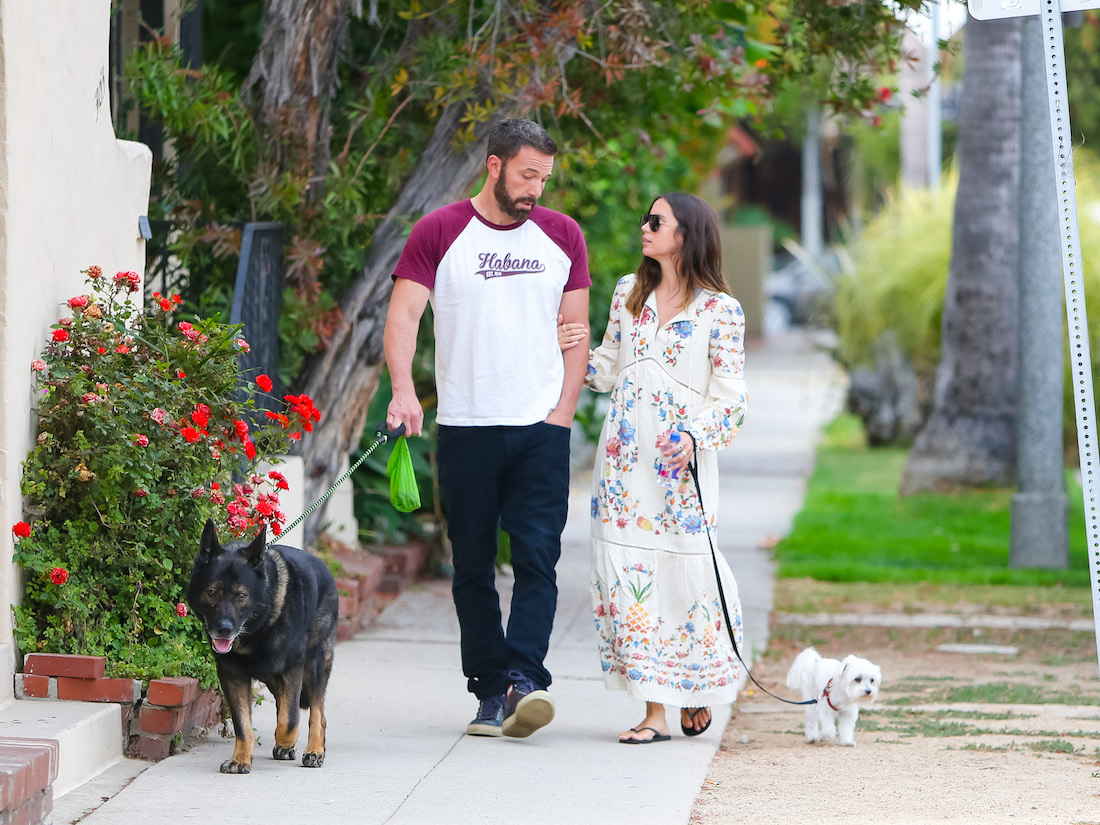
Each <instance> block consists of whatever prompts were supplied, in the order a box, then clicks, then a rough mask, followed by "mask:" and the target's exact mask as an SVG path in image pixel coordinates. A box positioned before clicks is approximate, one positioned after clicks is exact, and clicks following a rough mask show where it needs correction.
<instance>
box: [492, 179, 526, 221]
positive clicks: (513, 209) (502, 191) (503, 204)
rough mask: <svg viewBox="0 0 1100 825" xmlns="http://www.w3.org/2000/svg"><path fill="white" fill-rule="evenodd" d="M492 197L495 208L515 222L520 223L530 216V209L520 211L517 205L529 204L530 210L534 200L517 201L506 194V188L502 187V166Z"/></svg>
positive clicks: (519, 199) (521, 199)
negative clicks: (495, 202)
mask: <svg viewBox="0 0 1100 825" xmlns="http://www.w3.org/2000/svg"><path fill="white" fill-rule="evenodd" d="M493 196H494V197H495V198H496V199H497V206H498V207H500V211H501V212H503V213H504V214H505V215H507V216H508V217H509V218H514V219H515V220H517V221H522V220H523V219H524V218H526V217H529V216H530V214H531V209H521V208H520V206H519V204H521V203H522V204H530V205H531V207H532V208H533V207H534V205H535V199H534V198H518V199H517V198H513V197H512V196H511V195H509V194H508V187H506V186H505V185H504V167H503V166H502V167H501V168H500V177H499V178H497V182H496V185H495V186H494V187H493Z"/></svg>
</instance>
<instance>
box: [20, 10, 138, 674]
mask: <svg viewBox="0 0 1100 825" xmlns="http://www.w3.org/2000/svg"><path fill="white" fill-rule="evenodd" d="M110 13H111V3H110V0H78V1H77V2H74V0H0V392H2V393H3V403H2V404H0V514H2V519H3V520H2V521H0V608H2V609H0V645H2V644H3V643H5V642H10V641H11V632H12V629H11V610H10V609H9V607H8V605H10V604H11V603H12V602H13V601H15V600H16V599H17V592H18V580H17V572H16V570H15V569H14V568H13V566H12V564H11V557H12V551H13V543H12V534H11V529H10V528H11V525H13V524H15V522H17V521H19V520H20V519H21V518H22V512H21V500H20V493H19V479H20V474H21V464H22V461H23V459H24V458H25V457H26V455H27V451H28V450H29V449H30V444H31V438H32V435H33V429H34V427H33V423H32V416H31V403H32V399H31V384H32V382H31V371H30V362H31V361H32V360H33V359H34V358H36V357H37V356H38V354H39V353H40V352H41V350H42V347H43V345H44V344H45V342H46V337H47V334H48V330H49V327H50V325H51V324H52V323H54V322H56V321H57V319H58V317H60V315H59V313H60V312H61V306H62V305H63V304H64V302H65V301H66V300H68V298H69V297H71V296H72V295H75V294H78V293H80V292H82V291H83V289H82V286H83V276H81V275H80V270H81V269H86V268H87V267H88V266H89V265H91V264H98V265H99V266H101V267H102V268H103V270H104V272H106V273H108V274H113V273H114V272H116V271H118V270H124V269H127V270H128V269H132V270H136V271H138V272H142V271H143V270H144V268H145V266H144V264H145V246H144V243H143V242H142V241H141V239H140V237H139V232H138V216H139V215H144V214H145V213H146V209H147V205H148V199H149V175H150V169H151V165H152V157H151V155H150V153H149V150H148V148H147V147H145V146H143V145H141V144H137V143H131V142H126V141H119V140H116V139H115V135H114V130H113V128H112V125H111V117H110V101H109V100H108V90H107V77H108V75H107V73H108V40H109V27H110ZM9 649H10V650H14V646H12V647H11V648H9ZM2 650H4V648H3V647H0V651H2ZM6 658H7V659H8V660H7V661H0V679H5V680H6V681H8V682H10V681H11V676H10V675H9V674H10V673H11V672H12V670H13V667H14V661H13V656H8V657H6ZM0 695H2V694H0Z"/></svg>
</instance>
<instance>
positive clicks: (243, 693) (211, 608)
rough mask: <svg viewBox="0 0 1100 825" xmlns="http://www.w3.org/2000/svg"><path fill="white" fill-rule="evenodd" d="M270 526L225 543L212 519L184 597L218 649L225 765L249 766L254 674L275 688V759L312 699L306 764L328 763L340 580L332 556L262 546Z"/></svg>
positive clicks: (227, 769)
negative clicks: (229, 742)
mask: <svg viewBox="0 0 1100 825" xmlns="http://www.w3.org/2000/svg"><path fill="white" fill-rule="evenodd" d="M266 539H267V529H266V527H265V528H264V530H263V531H262V532H261V533H260V535H258V536H257V537H256V538H255V539H254V540H253V541H252V542H251V543H250V544H247V545H243V546H239V547H231V548H223V547H222V546H221V544H219V543H218V532H217V529H216V528H215V526H214V522H213V521H207V522H206V527H205V528H204V529H203V531H202V540H201V542H200V544H199V552H198V555H197V556H196V557H195V566H194V568H193V569H192V570H191V581H190V583H189V584H188V586H187V602H188V604H190V605H191V609H192V610H193V611H194V612H195V614H196V615H197V616H198V617H199V618H200V619H201V620H202V623H203V627H204V628H205V630H206V633H207V635H208V636H209V637H210V645H211V647H213V648H214V653H215V654H216V656H215V660H216V664H217V667H218V680H219V681H220V682H221V688H222V693H223V694H224V695H225V698H226V701H227V702H228V704H229V713H230V715H231V716H232V718H233V731H234V736H235V738H236V740H237V741H236V747H234V748H233V756H232V757H231V758H230V759H227V760H226V761H225V762H223V763H222V766H221V772H222V773H248V772H249V771H251V770H252V751H253V749H254V747H255V745H256V737H255V736H254V735H253V733H252V680H253V679H258V680H259V681H261V682H263V683H264V684H265V685H267V687H268V688H269V689H270V690H271V692H272V693H273V694H274V695H275V708H276V712H277V716H278V722H277V724H276V727H275V748H274V750H273V751H272V756H274V757H275V758H276V759H282V760H291V759H294V748H295V746H296V745H297V743H298V717H299V714H298V709H299V706H300V707H301V708H302V709H303V710H304V709H306V708H309V740H308V742H307V744H306V752H305V754H304V755H303V756H302V764H303V765H305V766H306V767H307V768H319V767H321V765H323V764H324V762H325V726H326V722H325V688H326V687H327V686H328V679H329V674H331V673H332V650H333V647H334V646H335V644H336V619H337V603H338V597H337V594H336V582H335V581H334V580H333V578H332V574H331V573H330V572H329V570H328V567H326V566H325V563H324V562H323V561H321V560H320V559H318V558H316V557H315V556H312V555H310V554H309V553H306V552H304V551H302V550H299V549H297V548H295V547H285V546H283V545H278V544H276V545H273V546H271V547H265V545H266V543H267V541H266Z"/></svg>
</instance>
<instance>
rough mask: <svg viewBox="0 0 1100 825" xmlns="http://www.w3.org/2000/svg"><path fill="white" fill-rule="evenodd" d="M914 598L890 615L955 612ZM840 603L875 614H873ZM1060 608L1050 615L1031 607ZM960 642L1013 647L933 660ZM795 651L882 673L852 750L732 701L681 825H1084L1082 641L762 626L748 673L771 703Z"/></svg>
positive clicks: (1089, 707)
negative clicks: (764, 636) (759, 649)
mask: <svg viewBox="0 0 1100 825" xmlns="http://www.w3.org/2000/svg"><path fill="white" fill-rule="evenodd" d="M917 601H918V600H917V599H916V598H914V599H912V600H909V599H906V598H904V597H902V598H901V599H900V601H898V602H895V607H898V608H900V609H902V610H905V611H906V612H909V613H912V612H914V611H917V612H919V611H927V612H929V613H952V612H954V613H962V612H964V609H963V608H962V606H961V605H958V604H956V605H954V606H953V607H952V606H950V605H947V604H945V603H944V602H942V601H937V600H936V599H934V598H929V597H928V594H927V593H922V595H921V597H920V599H919V606H915V605H916V602H917ZM848 606H854V607H855V609H854V610H852V612H881V605H880V604H876V605H874V606H873V608H872V607H871V606H870V605H868V604H859V603H856V602H851V601H850V600H849V602H848ZM779 607H780V605H779V604H778V603H777V608H779ZM1075 610H1079V608H1076V607H1073V606H1070V605H1068V604H1066V605H1054V604H1051V605H1046V606H1044V609H1043V610H1042V611H1041V612H1042V613H1044V614H1045V615H1048V616H1066V615H1069V614H1071V613H1073V612H1074V611H1075ZM846 612H847V610H846ZM1036 612H1039V611H1036ZM1020 613H1021V615H1023V614H1025V613H1029V614H1030V615H1034V612H1032V611H1026V610H1024V611H1020ZM960 642H966V643H971V644H973V643H978V644H990V645H1011V646H1014V647H1016V648H1018V650H1019V652H1018V653H1017V654H1016V655H1014V656H1008V655H1003V654H990V653H984V654H977V655H975V654H960V653H944V652H938V651H937V650H936V648H937V646H939V645H941V644H951V643H960ZM808 645H813V646H814V647H816V648H817V649H818V650H819V651H820V652H821V653H822V654H823V655H825V656H835V657H837V658H842V657H843V656H845V655H846V654H848V653H856V654H858V655H860V656H863V657H865V658H868V659H870V660H872V661H873V662H875V663H876V664H878V665H879V666H880V667H881V668H882V671H883V681H882V688H881V690H880V693H879V699H878V701H877V702H876V703H875V704H874V705H872V706H870V708H868V709H867V710H865V711H864V712H863V713H862V714H861V715H860V720H859V725H858V726H857V728H856V746H855V747H854V748H845V747H840V746H837V745H808V744H806V742H805V739H804V737H803V734H802V720H803V712H802V710H801V709H800V708H796V707H793V706H790V705H784V704H782V703H780V702H778V701H776V700H775V699H772V698H770V697H768V696H765V695H763V694H762V693H760V692H759V691H756V690H746V691H744V692H743V694H742V697H741V699H740V700H739V701H738V704H737V706H736V707H735V709H734V717H733V719H732V720H731V722H730V725H729V727H728V728H727V730H726V732H725V734H724V737H723V740H722V745H721V748H720V749H719V751H718V753H717V755H716V756H715V759H714V762H713V763H712V765H711V768H710V771H709V773H708V776H707V780H706V782H705V784H704V786H703V788H702V791H701V792H700V794H699V797H698V799H697V800H696V803H695V807H694V809H693V812H692V817H691V822H692V823H726V822H752V823H754V825H760V824H761V823H814V825H829V823H841V822H844V823H850V822H853V821H868V822H876V823H882V824H883V825H915V824H919V823H932V822H936V823H944V822H948V823H970V824H977V825H981V824H982V823H1002V822H1005V823H1007V822H1026V823H1044V824H1045V823H1067V824H1073V825H1080V824H1081V823H1100V679H1098V668H1097V657H1096V640H1095V634H1093V633H1080V632H1071V631H1069V630H1065V629H1061V628H1050V629H1046V630H1026V631H1015V632H1013V631H992V630H988V631H984V632H980V633H977V634H976V632H975V631H974V630H962V629H959V628H931V629H897V628H876V627H821V626H814V627H806V626H800V625H795V624H783V625H773V627H772V638H771V640H770V642H769V648H768V652H767V654H766V655H765V657H764V658H763V660H762V661H760V662H759V663H758V664H757V665H756V666H755V667H754V668H753V675H754V676H755V677H756V678H757V680H759V681H760V682H761V683H762V684H763V685H764V686H765V687H767V688H768V689H769V690H771V691H772V692H773V693H776V694H778V695H779V696H783V697H789V698H797V697H795V696H794V695H793V691H791V690H789V689H788V688H787V687H786V685H785V684H784V681H785V678H786V672H787V668H788V667H789V666H790V663H791V661H792V660H793V658H794V656H795V654H796V653H797V652H798V651H799V650H801V649H802V648H803V647H806V646H808Z"/></svg>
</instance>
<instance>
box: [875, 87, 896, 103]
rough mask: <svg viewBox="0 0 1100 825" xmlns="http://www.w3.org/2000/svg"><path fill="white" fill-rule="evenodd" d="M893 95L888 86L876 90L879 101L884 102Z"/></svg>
mask: <svg viewBox="0 0 1100 825" xmlns="http://www.w3.org/2000/svg"><path fill="white" fill-rule="evenodd" d="M893 96H894V92H893V91H892V90H891V89H890V87H889V86H883V87H882V88H881V89H879V90H878V102H879V103H886V102H887V101H888V100H890V98H892V97H893Z"/></svg>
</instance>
